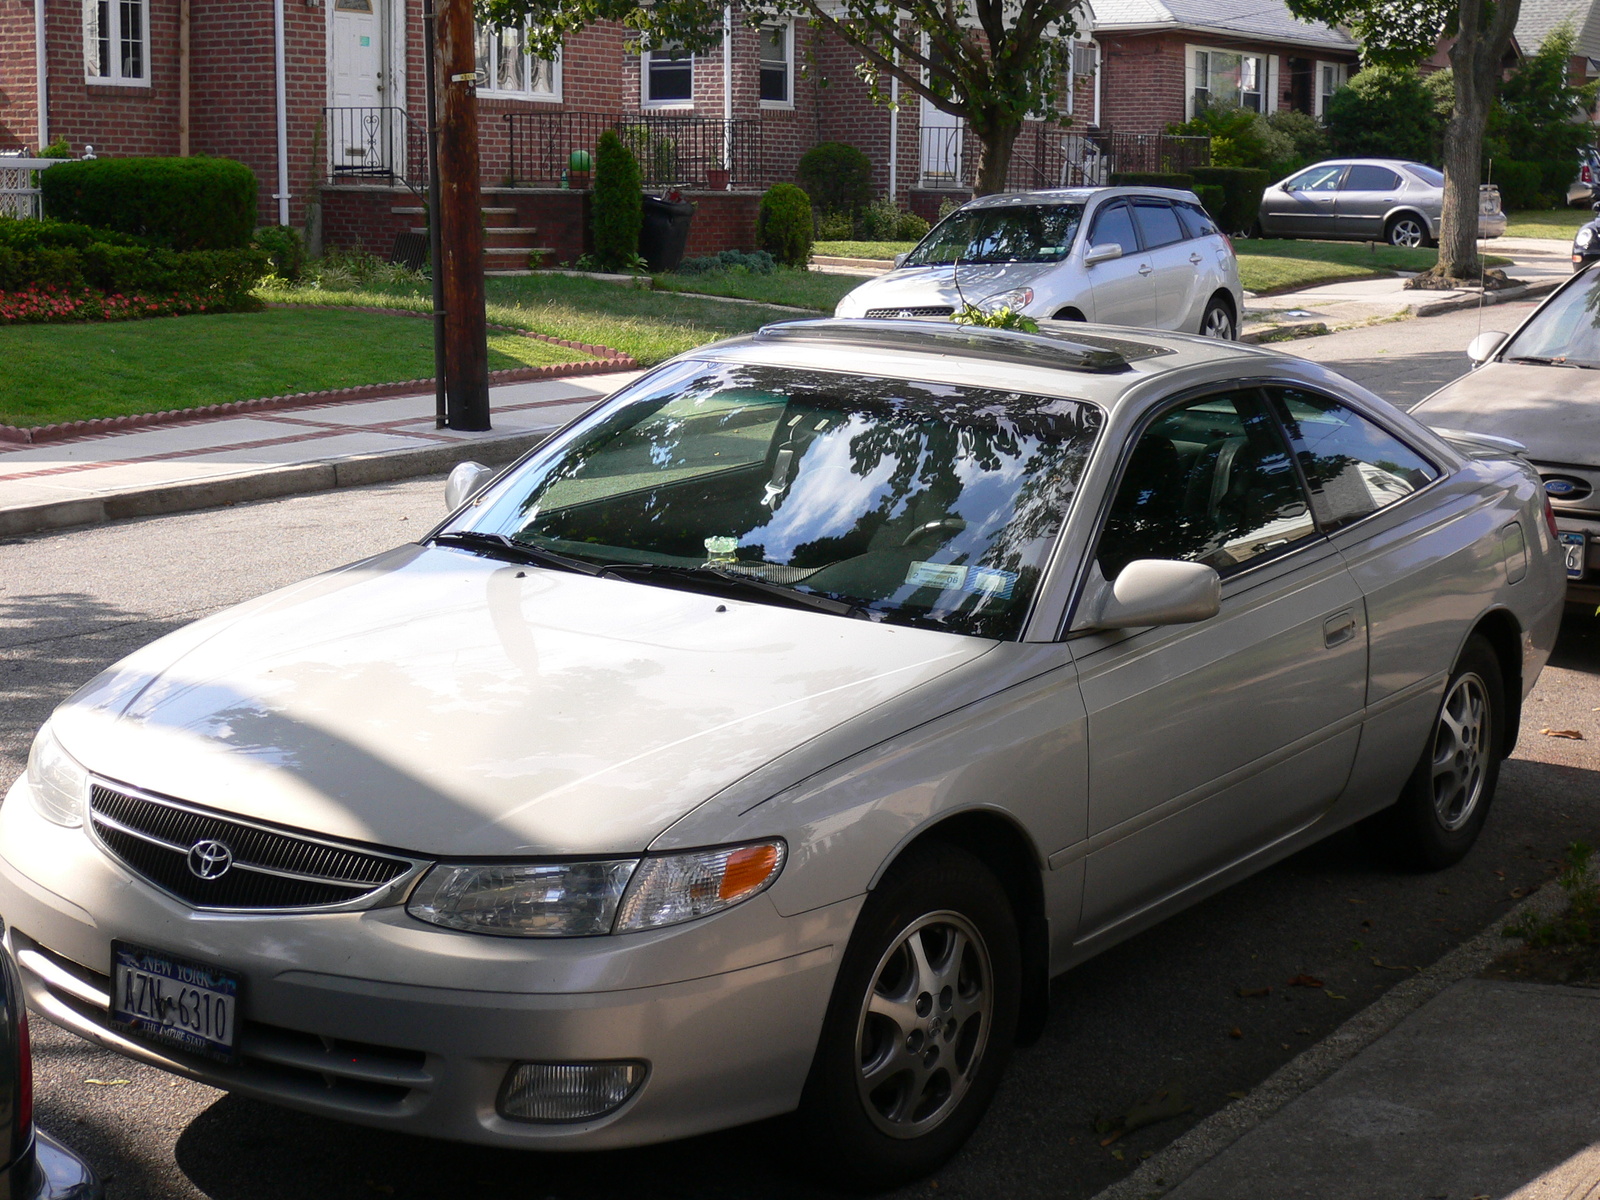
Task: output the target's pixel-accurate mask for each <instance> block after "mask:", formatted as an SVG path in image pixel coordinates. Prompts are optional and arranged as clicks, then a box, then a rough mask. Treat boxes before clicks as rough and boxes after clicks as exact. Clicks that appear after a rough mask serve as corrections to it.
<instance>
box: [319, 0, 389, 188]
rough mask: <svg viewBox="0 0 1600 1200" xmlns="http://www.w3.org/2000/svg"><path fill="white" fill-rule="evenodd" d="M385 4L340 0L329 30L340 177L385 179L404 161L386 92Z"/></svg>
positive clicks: (331, 127) (331, 130) (332, 134)
mask: <svg viewBox="0 0 1600 1200" xmlns="http://www.w3.org/2000/svg"><path fill="white" fill-rule="evenodd" d="M384 3H385V0H334V5H333V21H332V22H331V26H330V29H329V45H328V52H329V72H328V74H329V77H330V80H331V86H332V92H333V95H332V112H331V113H330V114H329V121H328V131H327V136H328V152H329V155H330V156H331V158H332V160H333V168H334V170H335V171H336V172H344V173H347V174H384V173H387V172H388V171H389V170H390V169H391V167H392V166H393V165H394V163H395V161H396V159H397V158H398V152H397V148H396V147H395V146H394V145H393V144H392V143H393V140H394V137H395V134H396V128H395V122H394V120H393V117H392V114H391V113H390V111H389V109H388V107H387V106H388V105H389V104H390V103H392V101H391V100H390V99H389V98H388V96H387V94H386V92H385V84H386V82H387V81H386V78H385V76H386V71H385V68H386V67H387V65H388V64H387V57H388V56H387V54H386V50H387V44H386V43H387V40H388V39H387V37H386V33H387V30H388V22H387V21H386V20H385V19H384V16H385V13H384Z"/></svg>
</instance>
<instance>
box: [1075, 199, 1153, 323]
mask: <svg viewBox="0 0 1600 1200" xmlns="http://www.w3.org/2000/svg"><path fill="white" fill-rule="evenodd" d="M1108 242H1114V243H1116V244H1117V245H1118V246H1121V247H1122V257H1121V258H1112V259H1107V260H1106V261H1105V262H1098V263H1095V264H1094V265H1093V266H1092V267H1087V268H1085V270H1086V273H1087V274H1088V277H1089V294H1090V297H1091V298H1092V300H1093V304H1094V316H1093V318H1092V319H1093V320H1096V321H1101V322H1104V323H1105V324H1107V325H1151V324H1154V322H1155V308H1156V287H1155V283H1154V281H1153V280H1152V279H1151V278H1150V277H1151V276H1152V275H1153V274H1154V273H1155V268H1154V267H1153V266H1151V265H1150V257H1149V255H1147V254H1146V253H1145V252H1144V247H1143V246H1142V245H1141V244H1140V242H1139V233H1138V230H1137V229H1136V228H1135V226H1134V224H1133V210H1132V209H1131V208H1129V207H1128V202H1127V201H1126V200H1112V201H1110V202H1109V203H1107V204H1103V205H1101V206H1100V208H1099V209H1097V210H1096V212H1095V214H1094V221H1093V223H1092V224H1091V225H1090V227H1089V236H1088V238H1087V239H1086V240H1085V241H1084V243H1083V245H1084V249H1085V250H1088V249H1091V248H1093V247H1095V246H1103V245H1105V244H1107V243H1108Z"/></svg>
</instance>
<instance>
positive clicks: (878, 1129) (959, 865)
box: [799, 845, 1020, 1190]
mask: <svg viewBox="0 0 1600 1200" xmlns="http://www.w3.org/2000/svg"><path fill="white" fill-rule="evenodd" d="M1019 954H1020V952H1019V949H1018V941H1017V931H1016V921H1015V918H1014V916H1013V914H1012V911H1011V905H1010V903H1009V901H1008V900H1007V898H1006V894H1005V891H1004V890H1003V889H1002V888H1001V887H1000V884H999V883H998V882H997V881H996V880H995V878H994V876H993V875H992V874H991V873H990V872H989V870H988V869H987V868H986V867H985V866H984V865H983V864H982V863H980V862H979V861H978V860H977V859H975V858H973V857H972V856H971V855H969V854H967V853H966V852H965V851H962V850H958V849H955V848H954V847H950V846H940V845H932V846H928V847H925V848H922V849H917V850H913V851H911V852H910V853H909V854H907V856H906V857H905V858H903V859H902V860H901V861H900V862H898V863H896V864H895V865H894V867H893V868H891V869H890V871H889V873H888V874H887V875H886V876H885V877H884V879H883V882H882V883H881V884H880V885H879V886H878V887H877V888H876V889H875V890H874V891H873V892H872V894H871V895H870V896H869V897H868V898H867V903H866V904H865V906H864V907H863V908H862V910H861V916H860V917H859V918H858V919H857V921H856V929H855V932H854V933H853V934H852V935H851V938H850V944H849V947H848V948H847V949H846V951H845V956H844V961H843V963H842V964H841V965H840V968H839V977H838V980H837V981H836V982H835V984H834V990H833V998H832V1000H831V1001H830V1002H829V1006H828V1014H827V1017H826V1019H825V1021H824V1023H823V1030H822V1036H821V1038H820V1039H819V1041H818V1043H817V1053H816V1057H815V1059H814V1060H813V1062H812V1066H811V1074H810V1076H809V1078H808V1079H807V1080H806V1087H805V1093H804V1096H803V1098H802V1100H801V1106H800V1112H799V1120H800V1123H801V1127H802V1129H803V1131H804V1134H805V1136H806V1140H807V1141H808V1142H809V1143H810V1147H811V1150H812V1162H813V1163H814V1164H815V1165H816V1169H817V1170H819V1171H820V1172H821V1173H823V1174H826V1175H828V1176H830V1177H831V1178H832V1179H833V1180H834V1181H835V1182H837V1183H841V1184H844V1185H845V1186H847V1187H850V1188H853V1189H854V1188H871V1189H874V1190H881V1189H886V1188H892V1187H898V1186H900V1185H902V1184H905V1183H908V1182H910V1181H912V1180H914V1179H917V1178H920V1177H921V1176H923V1175H926V1174H927V1173H928V1172H929V1171H932V1170H933V1169H934V1168H936V1167H937V1166H939V1164H940V1163H942V1162H944V1161H945V1160H946V1159H947V1158H949V1157H950V1156H951V1155H952V1154H954V1153H955V1152H956V1151H957V1150H958V1149H960V1147H961V1144H962V1143H963V1142H965V1141H966V1140H967V1137H968V1136H969V1135H970V1134H971V1132H972V1130H973V1129H974V1128H975V1127H976V1126H977V1124H978V1121H979V1120H980V1119H981V1118H982V1117H983V1114H984V1111H985V1110H986V1109H987V1108H988V1107H989V1101H990V1099H991V1098H992V1097H993V1095H994V1090H995V1088H996V1086H997V1085H998V1084H999V1082H1000V1076H1001V1073H1002V1072H1003V1071H1004V1069H1005V1062H1006V1058H1007V1056H1008V1054H1009V1052H1010V1049H1011V1043H1012V1040H1013V1038H1014V1036H1015V1033H1016V1023H1017V1006H1018V997H1019V994H1020V966H1019V962H1020V958H1019Z"/></svg>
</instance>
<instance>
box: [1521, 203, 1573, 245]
mask: <svg viewBox="0 0 1600 1200" xmlns="http://www.w3.org/2000/svg"><path fill="white" fill-rule="evenodd" d="M1592 220H1594V213H1592V212H1590V211H1589V206H1588V205H1584V206H1583V207H1582V208H1551V209H1545V210H1542V211H1541V210H1534V209H1525V210H1523V211H1521V212H1512V213H1507V214H1506V236H1507V237H1527V238H1555V239H1559V240H1561V241H1563V242H1570V241H1571V240H1572V235H1573V234H1575V233H1577V232H1578V226H1580V225H1587V224H1588V223H1589V222H1590V221H1592Z"/></svg>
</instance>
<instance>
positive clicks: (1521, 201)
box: [1493, 158, 1572, 210]
mask: <svg viewBox="0 0 1600 1200" xmlns="http://www.w3.org/2000/svg"><path fill="white" fill-rule="evenodd" d="M1571 170H1572V168H1571V167H1568V172H1569V173H1570V172H1571ZM1493 182H1494V183H1497V184H1499V185H1500V203H1501V206H1502V207H1503V208H1505V209H1507V210H1511V209H1519V208H1539V207H1541V206H1542V204H1543V197H1542V195H1541V193H1542V192H1543V190H1544V170H1543V168H1542V167H1541V166H1540V164H1539V163H1536V162H1519V161H1518V160H1517V159H1514V158H1498V159H1496V160H1495V161H1494V179H1493ZM1565 186H1566V185H1565V182H1564V181H1563V184H1562V187H1563V190H1564V189H1565Z"/></svg>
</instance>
